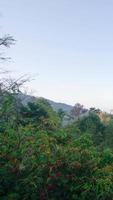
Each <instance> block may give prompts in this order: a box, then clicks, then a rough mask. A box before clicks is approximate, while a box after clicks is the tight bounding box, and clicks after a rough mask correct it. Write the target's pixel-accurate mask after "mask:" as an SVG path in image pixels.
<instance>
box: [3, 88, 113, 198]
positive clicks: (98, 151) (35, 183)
mask: <svg viewBox="0 0 113 200" xmlns="http://www.w3.org/2000/svg"><path fill="white" fill-rule="evenodd" d="M14 88H15V87H13V90H11V88H10V90H6V89H3V90H1V98H0V199H2V200H21V199H22V200H30V199H31V200H58V199H59V200H63V199H64V200H71V199H72V200H76V199H77V200H90V199H94V200H101V199H102V200H108V199H109V200H112V199H113V151H112V149H113V119H112V116H109V115H107V114H103V113H101V114H102V116H103V118H102V117H100V115H99V114H97V113H96V112H95V111H90V112H89V115H88V116H86V117H84V118H82V119H78V120H77V121H76V122H73V123H72V124H70V125H68V126H66V127H63V128H62V117H63V116H62V115H63V113H62V112H61V111H60V112H59V113H56V112H55V111H53V109H52V108H51V106H50V105H49V103H48V102H47V101H46V100H44V99H39V100H37V102H35V103H28V105H26V106H25V105H23V104H22V103H21V101H20V100H19V98H18V93H20V92H18V91H19V90H17V88H16V89H14ZM103 119H104V120H103ZM105 119H106V120H105ZM108 119H109V120H108Z"/></svg>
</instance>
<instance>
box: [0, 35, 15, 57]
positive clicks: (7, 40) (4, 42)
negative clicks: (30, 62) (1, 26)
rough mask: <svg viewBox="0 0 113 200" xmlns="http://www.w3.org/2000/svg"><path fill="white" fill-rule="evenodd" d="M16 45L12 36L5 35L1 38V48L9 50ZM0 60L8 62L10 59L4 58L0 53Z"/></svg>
mask: <svg viewBox="0 0 113 200" xmlns="http://www.w3.org/2000/svg"><path fill="white" fill-rule="evenodd" d="M13 44H15V39H14V38H13V37H12V36H10V35H5V36H3V37H1V38H0V47H1V48H2V47H6V48H9V47H10V46H11V45H13ZM0 59H1V60H6V59H9V58H8V57H4V56H2V53H0Z"/></svg>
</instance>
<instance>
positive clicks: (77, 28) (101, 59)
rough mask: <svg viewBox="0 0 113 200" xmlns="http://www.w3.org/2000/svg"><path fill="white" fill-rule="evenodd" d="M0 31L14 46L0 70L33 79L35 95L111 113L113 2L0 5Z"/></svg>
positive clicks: (15, 0) (45, 0)
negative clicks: (3, 69)
mask: <svg viewBox="0 0 113 200" xmlns="http://www.w3.org/2000/svg"><path fill="white" fill-rule="evenodd" d="M0 31H1V35H3V34H5V33H10V34H11V35H13V36H14V37H15V38H16V40H17V43H16V45H15V46H14V47H12V48H11V49H9V50H8V51H7V52H6V53H7V54H8V56H11V57H12V58H13V62H11V63H9V64H8V63H7V64H6V63H5V64H4V67H6V66H7V68H10V69H11V70H12V71H14V72H15V74H19V75H20V74H25V73H27V74H31V75H37V74H38V76H36V80H35V81H33V82H32V83H31V87H32V88H33V89H34V91H35V94H37V95H38V96H44V97H46V98H50V99H53V100H56V101H60V102H66V103H70V104H74V103H76V102H80V103H82V104H84V105H86V106H88V107H91V106H95V107H100V108H102V109H106V110H109V109H111V108H113V0H0Z"/></svg>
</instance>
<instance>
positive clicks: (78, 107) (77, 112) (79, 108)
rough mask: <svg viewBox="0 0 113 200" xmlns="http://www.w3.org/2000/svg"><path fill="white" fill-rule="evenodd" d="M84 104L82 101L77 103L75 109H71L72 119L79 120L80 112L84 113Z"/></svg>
mask: <svg viewBox="0 0 113 200" xmlns="http://www.w3.org/2000/svg"><path fill="white" fill-rule="evenodd" d="M83 108H84V106H83V105H81V104H80V103H76V104H75V106H74V107H73V109H72V110H71V112H70V113H71V117H72V119H75V118H77V119H78V120H79V117H80V114H82V111H83Z"/></svg>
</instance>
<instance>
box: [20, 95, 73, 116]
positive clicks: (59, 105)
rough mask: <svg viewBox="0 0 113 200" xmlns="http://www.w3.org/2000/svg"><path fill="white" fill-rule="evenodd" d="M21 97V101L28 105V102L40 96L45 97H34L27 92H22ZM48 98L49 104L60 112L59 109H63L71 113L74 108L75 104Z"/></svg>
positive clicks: (34, 100)
mask: <svg viewBox="0 0 113 200" xmlns="http://www.w3.org/2000/svg"><path fill="white" fill-rule="evenodd" d="M19 98H20V99H21V101H22V103H23V104H24V105H27V104H28V102H36V101H37V100H38V99H39V98H43V97H34V96H30V95H27V94H20V95H19ZM44 99H46V98H44ZM46 100H47V101H48V102H49V104H50V105H51V107H52V108H53V110H54V111H56V112H58V110H59V109H62V110H63V111H65V112H66V113H69V112H70V111H71V110H72V109H73V106H71V105H68V104H65V103H60V102H55V101H52V100H50V99H46Z"/></svg>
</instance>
